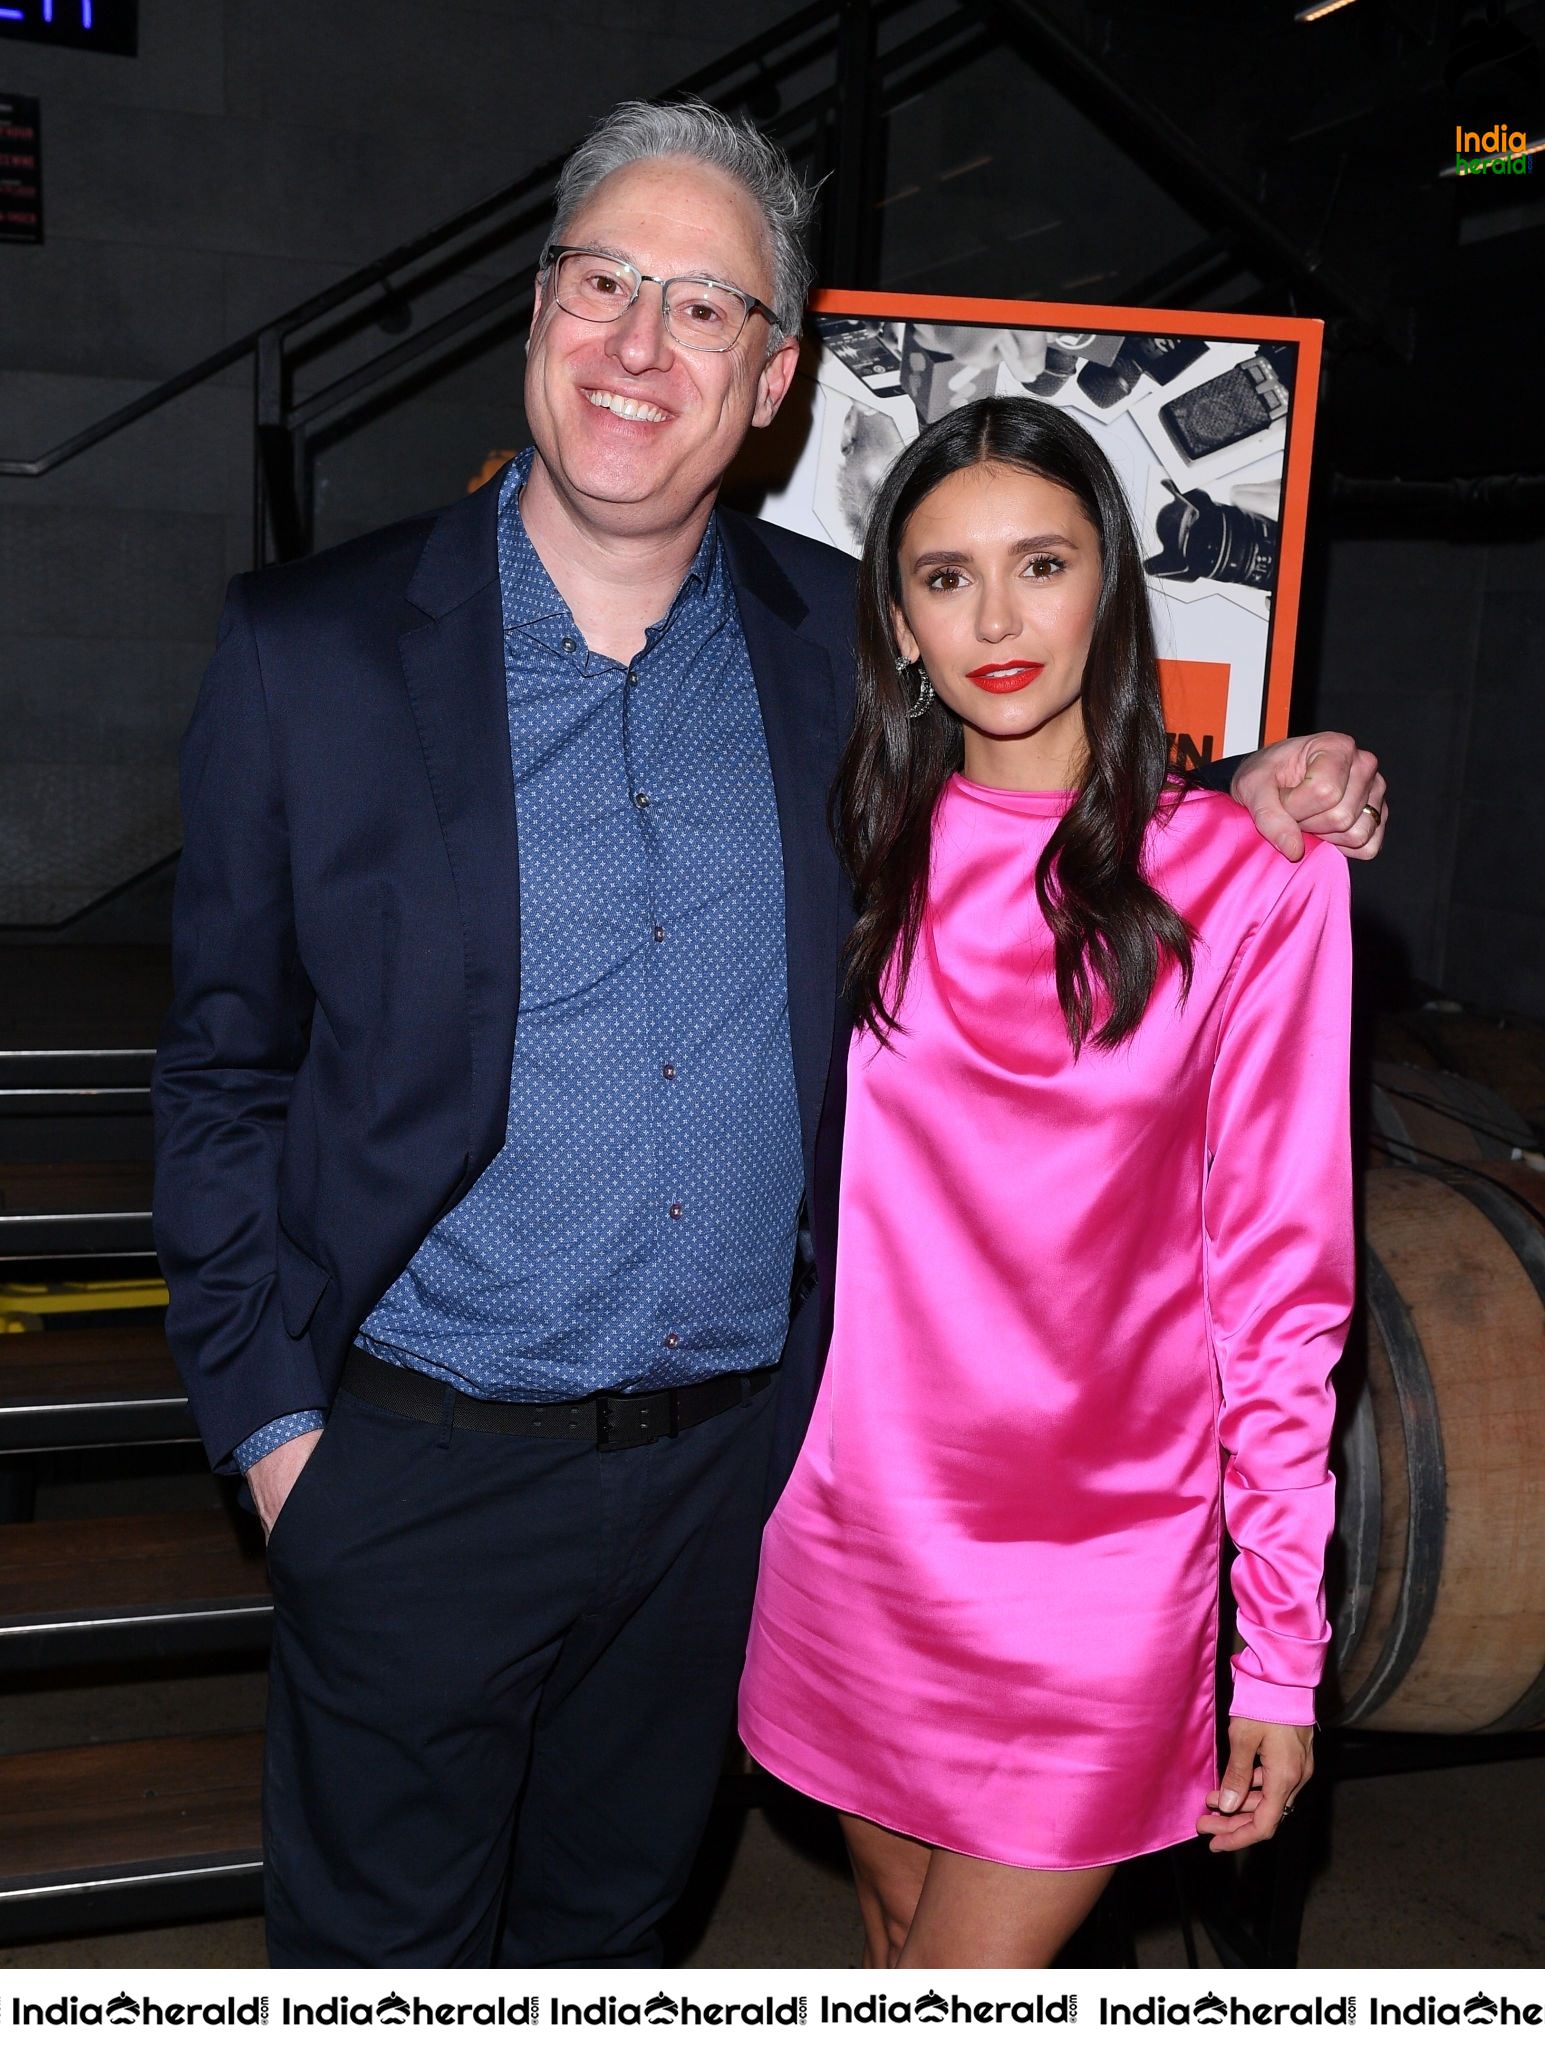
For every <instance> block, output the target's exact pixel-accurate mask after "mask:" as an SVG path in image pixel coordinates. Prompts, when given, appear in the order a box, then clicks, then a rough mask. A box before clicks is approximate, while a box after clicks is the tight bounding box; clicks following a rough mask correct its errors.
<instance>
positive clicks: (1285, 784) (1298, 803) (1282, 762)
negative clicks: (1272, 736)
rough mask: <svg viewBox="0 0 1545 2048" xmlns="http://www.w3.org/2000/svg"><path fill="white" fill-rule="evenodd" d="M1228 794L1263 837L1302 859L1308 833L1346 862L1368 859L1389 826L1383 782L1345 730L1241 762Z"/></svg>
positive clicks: (1281, 743) (1284, 743)
mask: <svg viewBox="0 0 1545 2048" xmlns="http://www.w3.org/2000/svg"><path fill="white" fill-rule="evenodd" d="M1230 790H1231V793H1232V795H1233V798H1234V801H1235V802H1236V803H1241V804H1243V805H1244V807H1245V809H1246V810H1247V811H1248V812H1249V813H1250V816H1251V817H1252V818H1253V819H1254V820H1255V828H1256V830H1257V831H1258V832H1259V833H1260V835H1261V837H1262V838H1263V839H1269V840H1270V841H1271V843H1272V845H1273V846H1275V847H1276V848H1277V850H1278V852H1279V853H1285V854H1286V855H1287V857H1288V859H1289V860H1301V859H1302V858H1303V852H1304V839H1305V836H1306V835H1310V836H1312V837H1314V838H1316V839H1324V840H1328V841H1329V843H1330V844H1331V845H1332V846H1339V847H1340V848H1341V850H1342V852H1343V853H1344V854H1345V855H1346V856H1347V858H1348V859H1349V860H1372V859H1373V858H1374V856H1375V855H1376V854H1377V853H1378V851H1379V849H1380V847H1381V846H1382V845H1383V844H1384V827H1385V825H1386V824H1387V823H1388V822H1389V804H1388V802H1387V799H1386V791H1385V786H1384V777H1383V776H1382V775H1381V774H1380V773H1379V764H1378V762H1377V760H1376V759H1375V758H1374V756H1373V755H1372V754H1370V753H1369V752H1368V750H1367V748H1366V747H1360V746H1359V745H1358V744H1357V742H1356V740H1354V739H1352V738H1351V737H1350V736H1349V735H1348V734H1346V733H1344V732H1315V733H1310V734H1309V735H1308V736H1307V738H1305V739H1301V740H1278V741H1277V742H1276V744H1275V745H1274V746H1270V747H1262V748H1261V749H1260V751H1259V752H1258V753H1255V754H1251V755H1249V756H1248V758H1247V759H1245V760H1243V761H1241V762H1240V764H1239V766H1238V768H1237V769H1236V770H1235V771H1234V780H1233V782H1232V783H1231V784H1230Z"/></svg>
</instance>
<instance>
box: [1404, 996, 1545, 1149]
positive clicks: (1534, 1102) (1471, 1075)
mask: <svg viewBox="0 0 1545 2048" xmlns="http://www.w3.org/2000/svg"><path fill="white" fill-rule="evenodd" d="M1374 1043H1375V1047H1376V1049H1377V1050H1378V1052H1379V1054H1380V1056H1381V1057H1391V1058H1394V1059H1399V1060H1405V1059H1411V1058H1413V1057H1414V1060H1415V1064H1416V1065H1417V1066H1425V1065H1426V1064H1427V1061H1426V1059H1424V1058H1423V1057H1422V1056H1421V1054H1420V1053H1417V1054H1415V1055H1414V1056H1413V1054H1411V1053H1410V1052H1407V1051H1398V1052H1395V1051H1390V1052H1386V1046H1391V1047H1392V1046H1394V1045H1395V1044H1396V1043H1401V1044H1410V1045H1417V1046H1420V1047H1422V1048H1424V1049H1425V1051H1426V1053H1427V1054H1428V1055H1429V1056H1430V1057H1431V1058H1432V1059H1433V1060H1434V1061H1436V1063H1437V1065H1438V1066H1440V1067H1442V1068H1444V1069H1446V1070H1447V1071H1448V1072H1449V1073H1453V1074H1463V1075H1464V1076H1465V1078H1466V1079H1467V1080H1470V1081H1479V1082H1480V1083H1481V1084H1482V1086H1483V1087H1486V1088H1489V1089H1491V1091H1492V1093H1493V1094H1495V1095H1500V1096H1502V1097H1503V1098H1504V1100H1505V1101H1507V1102H1510V1103H1511V1104H1512V1105H1513V1107H1514V1109H1515V1110H1517V1111H1518V1113H1519V1115H1520V1116H1522V1117H1524V1118H1525V1119H1526V1120H1527V1121H1528V1122H1529V1123H1530V1124H1531V1125H1532V1126H1533V1128H1534V1131H1535V1134H1536V1142H1539V1140H1540V1139H1541V1138H1542V1137H1545V1024H1541V1023H1538V1022H1536V1021H1535V1020H1534V1019H1533V1018H1531V1017H1519V1016H1494V1015H1489V1014H1487V1013H1486V1012H1485V1011H1481V1010H1469V1009H1465V1008H1464V1007H1462V1006H1461V1005H1460V1004H1458V1003H1429V1004H1426V1005H1425V1006H1424V1007H1423V1008H1421V1009H1419V1010H1406V1011H1401V1012H1399V1013H1398V1015H1396V1016H1395V1017H1394V1018H1392V1019H1391V1022H1390V1024H1389V1026H1388V1027H1385V1026H1384V1025H1383V1020H1382V1019H1381V1020H1380V1025H1379V1026H1378V1027H1376V1030H1375V1040H1374Z"/></svg>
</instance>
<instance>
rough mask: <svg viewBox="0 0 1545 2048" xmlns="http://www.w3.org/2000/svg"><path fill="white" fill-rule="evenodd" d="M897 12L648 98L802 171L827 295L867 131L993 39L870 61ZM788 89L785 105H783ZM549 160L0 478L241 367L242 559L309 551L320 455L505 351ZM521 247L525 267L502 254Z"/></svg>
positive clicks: (856, 225) (865, 0)
mask: <svg viewBox="0 0 1545 2048" xmlns="http://www.w3.org/2000/svg"><path fill="white" fill-rule="evenodd" d="M912 4H913V0H839V4H838V5H837V6H836V7H835V8H834V7H833V6H832V5H830V4H829V0H815V4H813V5H811V6H809V7H805V8H803V9H801V10H800V11H799V12H798V13H795V14H792V15H790V16H789V17H788V18H787V19H786V20H784V21H782V22H780V23H778V24H777V25H776V26H774V27H773V28H771V29H768V30H766V31H764V32H763V33H762V34H761V35H758V36H755V37H752V38H751V39H750V40H749V41H747V42H744V43H742V44H740V45H739V47H738V48H736V49H734V50H732V51H731V52H730V53H729V54H728V55H727V56H725V57H722V58H720V59H719V60H718V61H717V62H716V63H713V64H711V65H708V66H706V67H705V68H704V69H702V70H700V71H697V72H695V73H694V74H693V75H692V76H691V77H689V78H685V79H683V80H681V81H680V82H679V83H678V84H677V85H676V86H674V87H673V88H672V89H671V90H670V92H668V93H667V94H665V95H663V97H666V98H680V97H685V96H686V95H688V94H694V95H697V96H699V97H701V98H703V99H706V100H708V101H710V102H711V103H712V104H714V105H716V106H720V107H723V108H725V109H726V110H728V111H738V110H742V109H744V110H746V111H748V112H749V113H750V114H751V115H752V117H753V118H754V119H756V120H757V122H758V124H759V125H760V126H761V127H762V128H763V129H765V130H766V132H768V133H769V134H771V135H774V136H776V137H777V138H778V140H779V141H781V142H782V143H783V144H784V146H785V147H786V148H787V149H788V150H789V151H790V154H791V155H793V156H794V157H795V158H796V160H797V161H800V162H801V163H802V164H804V165H805V167H806V168H807V170H810V171H812V172H813V173H814V174H815V175H816V176H817V177H818V178H820V179H821V180H822V181H823V182H824V181H826V180H828V179H829V180H830V181H831V187H832V190H831V192H830V193H829V195H828V203H827V204H826V206H825V207H824V209H823V215H822V219H823V227H822V232H821V243H820V247H819V250H818V252H817V254H818V262H819V268H820V272H821V275H822V276H823V277H824V278H825V279H827V280H828V281H830V282H840V283H842V284H845V285H851V286H862V285H866V284H870V283H872V282H874V276H873V253H874V208H875V201H876V198H877V197H878V190H877V180H878V178H879V175H880V145H879V136H880V127H881V120H882V117H883V115H884V113H885V111H886V110H887V107H888V106H889V105H893V104H894V103H895V102H896V101H897V100H898V99H900V98H903V97H906V96H908V95H910V94H912V93H915V92H916V91H918V90H919V89H920V88H921V86H922V85H923V84H924V83H925V82H926V83H935V82H937V81H938V79H939V78H940V77H941V76H945V75H948V74H950V73H952V72H954V71H955V70H957V69H958V68H959V66H960V65H961V64H963V63H966V62H969V61H970V60H971V58H973V57H975V56H977V55H978V54H980V53H981V51H982V50H984V49H985V48H987V47H988V46H989V45H990V43H991V41H992V36H991V32H990V31H989V30H988V29H987V28H986V27H985V26H984V25H983V23H982V22H981V20H980V19H979V18H978V17H977V16H976V15H975V13H974V12H973V11H971V10H970V9H967V8H964V7H961V8H957V9H954V10H952V11H951V12H950V13H949V14H948V15H947V16H946V17H945V18H944V19H942V20H936V21H935V22H934V23H932V24H931V25H930V26H928V27H927V28H926V29H924V30H923V31H921V32H920V33H917V34H914V35H912V36H910V37H907V36H903V37H901V38H900V39H898V40H896V41H895V43H894V46H893V47H891V48H889V49H888V50H887V51H886V52H885V54H884V56H883V58H881V57H880V56H879V55H878V54H877V39H878V37H879V35H880V32H881V30H882V27H883V26H884V25H885V24H886V23H889V22H892V21H894V20H895V19H896V18H897V17H899V16H900V15H902V14H903V13H904V12H906V11H907V9H908V7H909V6H911V5H912ZM791 91H792V92H795V93H797V94H798V95H799V96H798V97H797V98H796V99H795V100H794V101H793V103H792V104H785V94H786V93H788V92H791ZM564 154H565V155H566V154H567V152H564ZM562 163H563V156H561V155H560V156H555V157H552V158H550V159H549V160H547V161H546V162H544V163H540V164H537V165H536V166H534V167H533V168H532V169H531V170H528V171H526V172H525V173H524V174H523V175H522V176H521V177H519V178H517V179H515V180H514V181H513V182H512V183H510V184H508V185H505V186H503V187H501V189H500V190H499V191H497V192H493V193H490V194H489V195H488V197H486V198H484V199H480V200H478V201H477V202H476V204H474V205H472V206H469V207H466V208H464V209H463V210H462V211H461V212H459V213H457V214H454V215H453V216H452V217H451V218H450V219H448V220H444V221H441V222H439V223H438V224H437V225H436V226H434V227H432V228H429V229H427V230H426V231H425V232H424V233H422V234H420V235H416V236H415V237H414V238H413V239H412V240H411V241H408V242H404V243H403V244H402V245H401V246H400V247H399V248H396V249H393V250H390V251H389V252H388V253H387V254H386V255H384V256H380V257H378V258H376V259H375V261H373V262H371V263H366V264H363V265H362V266H361V267H360V268H359V269H357V270H355V271H353V272H351V273H350V274H349V276H347V277H345V278H342V279H340V280H339V282H338V283H336V284H334V285H330V286H329V287H328V288H327V289H326V290H325V291H322V292H318V293H316V294H315V295H314V296H313V297H311V298H309V299H306V300H304V301H302V303H301V304H299V305H297V306H294V307H292V308H291V309H290V310H289V311H288V312H286V313H284V314H281V315H280V316H279V317H278V318H277V319H274V320H269V321H266V322H265V323H264V324H263V325H262V326H261V327H257V328H254V329H253V330H252V331H251V332H250V333H248V334H244V335H242V336H241V337H240V338H239V339H238V340H236V341H232V342H228V343H227V344H226V346H225V347H224V348H221V349H217V350H216V351H215V352H214V353H213V354H212V355H209V356H206V357H205V358H204V359H203V360H202V361H201V362H198V363H195V364H194V365H193V366H192V367H191V368H190V369H187V370H184V371H182V372H181V373H180V374H179V375H177V376H175V377H171V378H168V379H167V380H166V381H165V382H164V383H162V384H159V385H157V386H156V387H155V388H154V389H153V390H151V391H147V392H145V393H144V394H143V395H142V396H141V397H139V398H136V399H133V400H132V401H131V402H130V403H129V404H127V405H124V406H120V407H119V408H118V409H117V410H116V411H115V412H112V413H109V414H107V415H106V416H105V417H104V418H102V419H100V420H97V421H95V422H94V423H93V424H92V425H91V426H88V427H84V428H82V429H81V430H80V431H79V432H78V433H75V434H72V435H70V436H69V437H68V438H67V439H66V440H63V441H61V442H59V443H58V444H57V446H55V447H53V448H50V449H48V450H47V451H46V452H44V453H43V454H41V455H37V456H31V457H24V458H4V459H0V476H8V477H42V476H47V475H49V474H50V473H51V472H52V471H54V470H57V469H60V468H62V467H63V466H64V465H65V464H66V463H69V462H73V461H75V460H76V459H77V458H78V457H80V456H82V455H84V454H86V453H87V452H88V451H90V450H91V449H94V448H97V447H100V446H101V444H102V443H103V442H104V441H107V440H109V439H111V438H112V437H113V436H115V435H117V434H119V433H122V432H123V431H124V430H125V429H126V428H128V427H131V426H133V425H135V424H136V423H137V422H138V421H140V420H143V419H145V418H146V417H147V416H149V415H150V414H152V413H156V412H159V411H161V410H163V409H164V408H165V407H166V406H168V405H170V404H172V403H173V402H174V401H175V400H177V399H179V398H181V397H182V396H183V395H184V394H185V393H186V392H189V391H192V390H194V389H195V388H196V387H198V386H200V385H203V384H206V383H208V382H209V381H210V379H212V378H214V377H216V376H218V375H219V374H220V373H221V372H222V371H226V370H229V369H231V368H233V367H235V366H236V365H239V364H241V363H243V362H248V363H250V364H251V368H252V383H253V439H252V448H253V464H252V478H253V493H252V557H253V561H254V563H255V564H256V565H258V566H261V565H262V564H263V563H265V562H267V561H270V560H275V559H278V560H289V559H293V558H294V557H296V556H299V555H303V554H306V553H308V552H309V550H310V548H311V545H312V539H313V513H314V498H315V491H314V467H315V462H316V458H317V455H318V453H319V451H320V450H321V449H322V448H323V447H325V446H326V445H328V444H329V443H331V442H334V441H336V440H338V439H339V438H340V437H341V436H343V435H345V434H347V433H348V432H349V431H351V429H354V428H357V427H358V426H360V425H362V424H363V423H364V422H365V421H367V420H368V419H371V418H374V417H375V416H377V415H378V414H379V413H380V412H381V411H382V410H384V409H386V408H388V407H390V406H392V405H394V404H397V403H400V402H401V401H402V400H403V399H404V398H406V397H408V396H411V395H412V394H413V393H415V392H417V391H418V390H420V389H422V388H423V386H424V385H425V384H426V383H427V382H429V381H432V380H433V379H434V378H435V377H437V376H439V375H442V374H444V373H445V372H446V370H448V369H449V368H451V367H454V366H456V365H459V364H461V363H462V362H464V361H466V360H467V358H468V357H469V355H474V354H478V353H481V352H482V351H483V350H485V349H487V348H490V347H493V346H494V345H496V344H497V343H499V342H500V341H503V340H505V339H507V338H508V337H509V336H510V334H511V333H513V332H514V331H515V330H516V329H517V328H518V326H519V324H520V323H521V322H522V321H523V319H524V318H525V317H526V316H527V314H528V312H529V307H530V303H531V294H532V287H533V282H534V277H535V269H536V260H537V255H538V254H539V250H538V249H537V247H535V246H534V237H536V236H537V235H539V234H540V232H541V230H542V229H543V228H544V227H545V225H546V222H547V220H548V218H549V215H550V210H551V205H552V198H553V190H554V186H555V183H556V179H557V175H558V172H559V170H560V168H561V166H562ZM522 242H524V243H525V244H526V253H525V254H524V255H520V254H518V253H516V252H519V250H520V248H521V244H522ZM491 259H492V260H500V261H507V262H508V266H509V267H508V270H507V272H506V274H505V275H504V276H501V277H499V278H498V279H497V280H496V281H495V282H494V283H492V284H490V285H487V286H486V287H485V288H483V289H482V290H480V291H478V292H476V293H475V294H474V295H473V296H472V297H470V298H467V299H465V300H463V301H462V302H460V303H459V304H456V305H454V306H453V307H451V308H450V309H449V310H448V311H445V312H443V313H441V314H439V315H438V316H437V317H435V318H434V319H432V320H431V321H430V322H429V323H428V324H427V325H425V326H423V327H421V328H418V329H416V330H413V309H414V305H415V302H417V301H419V300H421V299H423V298H424V297H426V296H427V295H428V294H430V293H432V292H434V291H436V290H437V289H441V288H443V287H445V286H447V285H454V283H455V282H456V281H457V280H459V279H464V278H465V277H466V276H467V275H468V274H469V273H471V272H474V271H475V270H476V269H478V268H479V267H487V265H488V264H489V262H490V260H491ZM372 329H375V330H384V331H385V332H386V333H387V334H388V335H392V334H401V335H402V337H403V338H402V339H400V340H395V341H393V342H392V343H391V345H390V346H386V347H371V348H370V349H369V352H368V353H366V355H365V356H364V359H363V360H361V361H359V362H357V363H355V364H354V365H353V366H352V367H350V368H348V369H346V370H343V371H342V372H340V373H339V374H336V375H334V376H332V377H331V378H329V379H327V380H326V381H323V382H320V383H318V384H316V385H315V387H314V388H310V389H303V388H301V387H302V386H303V384H304V381H305V377H304V373H305V371H306V370H307V368H308V366H313V365H316V364H318V363H319V362H320V361H321V359H322V358H323V357H324V356H326V355H327V354H328V353H329V352H330V351H335V350H337V349H338V348H339V347H340V346H345V345H349V344H352V343H355V342H356V341H357V340H358V339H359V338H360V337H363V336H367V335H369V334H370V331H371V330H372ZM404 330H412V331H407V332H404Z"/></svg>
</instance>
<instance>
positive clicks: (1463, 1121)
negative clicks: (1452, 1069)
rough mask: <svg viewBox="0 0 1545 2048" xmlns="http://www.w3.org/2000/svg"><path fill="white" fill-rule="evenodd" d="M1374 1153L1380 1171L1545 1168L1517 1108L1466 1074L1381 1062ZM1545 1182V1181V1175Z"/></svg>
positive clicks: (1544, 1157)
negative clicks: (1390, 1167) (1511, 1164)
mask: <svg viewBox="0 0 1545 2048" xmlns="http://www.w3.org/2000/svg"><path fill="white" fill-rule="evenodd" d="M1368 1111H1369V1119H1368V1120H1369V1130H1368V1138H1369V1146H1370V1150H1371V1152H1372V1154H1373V1157H1374V1160H1375V1162H1376V1163H1379V1164H1382V1163H1384V1162H1386V1161H1391V1160H1392V1161H1393V1162H1394V1163H1395V1164H1397V1165H1399V1166H1419V1167H1425V1166H1431V1165H1435V1164H1437V1163H1439V1162H1442V1161H1445V1160H1446V1161H1451V1162H1452V1163H1454V1164H1455V1165H1459V1166H1484V1165H1487V1164H1489V1163H1490V1162H1492V1161H1503V1160H1519V1159H1521V1160H1523V1161H1525V1162H1526V1163H1528V1162H1532V1163H1536V1164H1545V1154H1542V1153H1541V1151H1540V1149H1539V1148H1540V1140H1539V1139H1538V1137H1536V1135H1535V1133H1534V1131H1533V1129H1532V1128H1531V1127H1530V1125H1529V1124H1528V1122H1527V1121H1526V1120H1525V1118H1524V1117H1523V1116H1521V1115H1520V1114H1519V1112H1518V1111H1517V1110H1516V1109H1514V1108H1513V1106H1512V1104H1511V1103H1509V1102H1505V1101H1504V1100H1503V1098H1502V1097H1501V1096H1500V1095H1498V1094H1496V1093H1495V1092H1494V1091H1493V1090H1491V1089H1490V1088H1487V1087H1484V1086H1483V1085H1482V1084H1481V1083H1480V1082H1479V1081H1471V1080H1468V1079H1467V1078H1466V1077H1465V1076H1464V1075H1463V1074H1443V1073H1438V1072H1435V1071H1433V1070H1432V1069H1429V1068H1423V1067H1408V1066H1402V1065H1398V1064H1395V1063H1394V1062H1391V1061H1385V1060H1376V1061H1375V1062H1374V1068H1373V1088H1372V1091H1371V1093H1370V1096H1369V1105H1368ZM1542 1179H1545V1175H1542Z"/></svg>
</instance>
